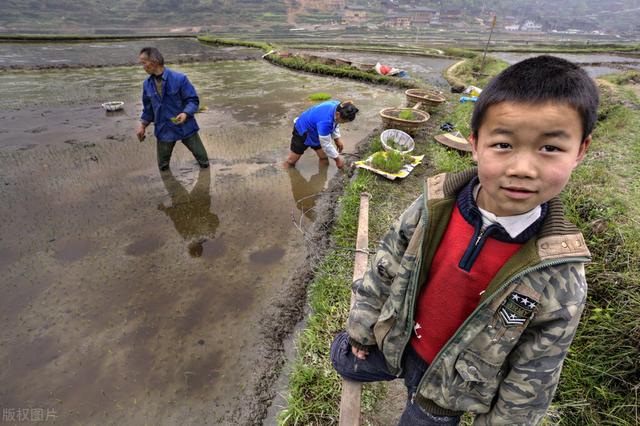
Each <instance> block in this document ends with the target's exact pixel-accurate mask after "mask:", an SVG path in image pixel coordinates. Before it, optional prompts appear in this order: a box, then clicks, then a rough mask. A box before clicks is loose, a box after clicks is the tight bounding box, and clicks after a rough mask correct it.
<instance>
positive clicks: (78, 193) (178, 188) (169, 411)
mask: <svg viewBox="0 0 640 426" xmlns="http://www.w3.org/2000/svg"><path fill="white" fill-rule="evenodd" d="M175 68H176V69H178V70H180V71H183V72H185V73H186V74H187V75H189V76H190V78H191V80H192V81H193V83H194V85H195V86H196V88H197V89H198V91H199V94H200V98H201V103H202V104H204V105H207V106H208V107H209V110H208V111H206V112H204V113H201V114H199V115H198V121H199V123H200V126H201V132H200V134H201V137H202V139H203V142H204V144H205V146H206V148H207V150H208V153H209V157H210V158H211V167H210V169H208V170H200V169H198V168H197V164H196V162H195V160H194V159H193V158H192V156H191V154H190V153H189V152H188V151H187V150H186V149H185V148H184V147H182V146H180V145H178V146H176V149H175V151H174V155H173V158H172V162H171V172H170V173H166V174H163V175H160V174H159V172H158V171H157V167H156V164H155V146H154V143H155V142H154V138H153V137H148V138H147V140H146V141H145V142H143V143H139V142H138V141H137V140H135V138H134V136H133V131H134V126H135V124H136V121H137V117H138V116H139V113H140V108H141V107H140V102H139V101H138V97H139V92H140V84H141V81H142V78H144V74H143V73H142V72H141V71H140V70H139V69H138V68H136V67H119V68H107V69H82V70H73V71H69V70H67V71H63V70H47V71H6V72H3V73H1V74H0V92H1V93H3V94H12V95H10V96H7V95H3V97H2V98H1V99H0V102H1V103H0V129H1V130H0V131H1V132H2V133H0V197H1V202H0V277H1V278H0V315H1V318H2V322H3V327H2V328H1V330H0V363H1V364H2V365H3V366H4V368H2V369H0V403H1V404H0V405H2V406H3V407H9V408H15V409H25V408H42V409H44V410H45V413H46V412H47V410H53V412H55V415H56V420H57V421H58V423H59V424H136V425H138V424H205V423H206V424H248V423H252V422H254V421H255V420H256V419H257V418H258V417H259V415H260V413H262V411H261V409H260V407H261V406H262V405H264V403H265V401H266V402H268V396H269V393H268V392H265V389H264V386H265V383H266V384H268V383H269V381H268V378H269V377H270V374H271V371H270V369H271V368H272V367H273V365H274V362H273V361H272V359H273V356H274V354H273V352H272V350H273V349H272V347H270V344H271V343H270V342H272V341H273V340H274V339H276V337H274V336H278V335H282V330H281V329H279V327H290V324H288V323H286V322H283V321H285V320H284V319H281V318H282V317H281V311H282V310H283V309H286V306H287V300H288V297H289V296H290V294H291V290H292V289H291V288H290V286H291V280H290V277H291V274H292V272H293V271H294V270H295V268H296V267H297V266H298V265H299V264H300V262H301V261H302V260H303V258H304V240H303V238H302V235H301V234H300V233H299V231H298V230H297V229H296V227H295V226H294V225H293V223H292V216H293V217H294V218H295V220H296V221H298V223H300V217H301V216H302V217H303V219H302V222H303V223H307V224H308V223H309V221H311V220H313V201H314V197H313V194H314V193H315V192H317V191H320V190H322V188H323V187H324V186H325V184H326V181H327V180H328V179H329V178H330V177H331V176H333V175H334V174H335V168H334V166H331V167H329V168H328V169H321V168H319V166H318V162H317V159H316V158H315V156H314V154H313V153H311V152H309V153H307V154H305V155H304V156H303V158H302V160H301V161H300V166H299V167H298V169H296V170H294V171H292V172H287V171H284V170H282V169H281V168H280V167H279V163H280V162H281V161H282V160H283V158H284V157H285V155H286V153H287V152H288V143H289V138H290V134H291V122H292V120H293V118H294V117H295V116H296V115H297V114H298V113H299V112H300V111H302V110H303V109H305V108H307V107H308V106H310V105H311V103H310V102H309V101H307V100H306V96H307V95H308V94H309V93H312V92H316V91H325V92H329V93H331V94H333V95H335V96H337V97H339V98H342V99H353V100H354V101H355V102H356V103H357V104H358V106H359V107H360V110H361V114H359V116H358V119H357V120H356V122H354V123H350V124H347V125H345V126H344V127H343V130H342V133H343V139H344V140H345V142H346V151H352V150H353V147H354V144H355V143H356V142H357V141H359V140H360V139H361V138H363V137H364V136H365V135H366V134H368V133H369V132H370V131H371V130H372V129H373V128H374V127H376V126H378V125H379V118H378V116H377V114H378V111H379V110H380V109H381V108H383V107H385V106H388V105H397V104H400V103H402V101H403V99H402V97H401V94H400V93H395V92H387V91H383V90H382V89H378V88H374V87H371V86H367V85H363V84H357V83H351V82H345V81H340V80H336V79H331V78H321V77H316V76H312V75H307V74H296V73H293V72H290V71H288V70H284V69H282V68H277V67H273V66H271V65H269V64H267V63H265V62H260V61H254V62H247V61H228V62H216V63H209V64H205V63H200V64H192V65H179V66H175ZM117 99H122V100H125V101H126V107H125V110H124V111H123V112H119V113H106V112H104V111H103V110H102V109H101V108H100V103H101V102H104V101H106V100H117ZM309 196H311V197H309ZM305 197H307V198H305ZM302 198H304V200H302V202H301V203H296V202H295V200H297V199H302ZM265 398H267V399H266V400H265Z"/></svg>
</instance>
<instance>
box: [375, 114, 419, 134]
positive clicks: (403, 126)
mask: <svg viewBox="0 0 640 426" xmlns="http://www.w3.org/2000/svg"><path fill="white" fill-rule="evenodd" d="M404 109H406V108H385V109H383V110H381V111H380V118H382V124H383V125H384V127H385V128H386V129H400V130H402V131H404V132H406V133H408V134H409V135H411V136H413V135H415V134H416V132H417V131H418V130H420V129H421V128H422V127H424V126H425V124H427V121H429V118H430V117H431V116H430V115H429V113H427V112H424V111H418V110H415V109H414V110H413V113H414V114H415V115H416V119H415V120H405V119H402V118H400V117H398V115H399V114H400V112H401V111H402V110H404Z"/></svg>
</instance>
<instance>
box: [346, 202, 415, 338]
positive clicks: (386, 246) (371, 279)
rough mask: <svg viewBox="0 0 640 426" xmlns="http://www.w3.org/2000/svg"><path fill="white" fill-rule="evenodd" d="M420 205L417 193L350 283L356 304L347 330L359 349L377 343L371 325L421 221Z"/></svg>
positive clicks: (352, 309)
mask: <svg viewBox="0 0 640 426" xmlns="http://www.w3.org/2000/svg"><path fill="white" fill-rule="evenodd" d="M423 205H424V198H423V197H422V196H420V197H419V198H418V199H417V200H415V201H414V202H413V204H412V205H411V206H410V207H409V208H408V209H407V210H405V212H404V213H402V215H401V216H400V218H399V219H398V220H397V221H396V222H395V223H394V224H393V225H392V226H391V229H390V230H389V231H388V232H387V233H386V235H385V236H384V238H383V239H382V242H381V243H380V247H379V249H378V251H377V253H376V255H375V256H374V258H373V259H372V260H371V262H370V263H369V268H368V269H367V272H366V273H365V276H364V278H363V279H360V280H357V281H355V282H354V283H353V289H354V292H355V304H354V305H353V307H352V308H351V311H350V312H349V319H348V321H347V333H348V334H349V338H350V339H349V340H350V342H351V344H352V345H353V346H354V347H356V348H358V349H368V348H370V347H373V346H375V345H376V340H375V337H374V335H373V326H374V325H375V323H376V322H377V321H378V317H379V316H380V310H381V309H382V305H383V304H384V302H385V301H386V300H387V297H388V296H389V291H390V288H391V284H392V283H393V280H394V278H395V276H396V274H397V272H398V268H399V266H400V262H401V260H402V257H403V256H404V252H405V250H406V249H407V245H408V244H409V240H410V239H411V237H412V235H413V232H414V230H415V228H416V225H417V224H418V221H419V220H420V217H421V214H422V208H423Z"/></svg>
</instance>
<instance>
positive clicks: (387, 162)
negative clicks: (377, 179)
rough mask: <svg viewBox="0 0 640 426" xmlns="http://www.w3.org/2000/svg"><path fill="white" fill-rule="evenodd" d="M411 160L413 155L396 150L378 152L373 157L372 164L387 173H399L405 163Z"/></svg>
mask: <svg viewBox="0 0 640 426" xmlns="http://www.w3.org/2000/svg"><path fill="white" fill-rule="evenodd" d="M410 162H411V156H410V155H407V154H401V153H399V152H396V151H388V152H376V153H375V154H373V157H372V158H371V166H372V167H374V168H376V169H378V170H382V171H384V172H387V173H398V172H399V171H400V169H402V168H403V167H404V165H405V164H408V163H410Z"/></svg>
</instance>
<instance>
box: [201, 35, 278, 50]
mask: <svg viewBox="0 0 640 426" xmlns="http://www.w3.org/2000/svg"><path fill="white" fill-rule="evenodd" d="M198 41H200V42H202V43H209V44H213V45H216V46H246V47H255V48H257V49H262V50H264V51H265V52H268V51H270V50H272V49H275V48H276V46H275V45H272V44H270V43H264V42H261V41H249V40H237V39H229V38H219V37H214V36H198Z"/></svg>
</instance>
